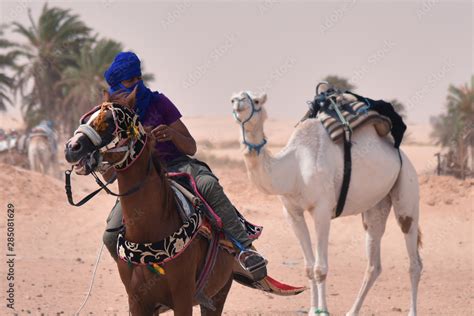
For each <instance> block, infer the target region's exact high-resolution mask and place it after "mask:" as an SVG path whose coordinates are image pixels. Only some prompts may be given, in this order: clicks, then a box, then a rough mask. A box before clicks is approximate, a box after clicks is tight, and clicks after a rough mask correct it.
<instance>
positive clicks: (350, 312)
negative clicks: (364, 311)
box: [346, 311, 359, 316]
mask: <svg viewBox="0 0 474 316" xmlns="http://www.w3.org/2000/svg"><path fill="white" fill-rule="evenodd" d="M358 315H359V313H357V312H354V311H349V312H347V314H346V316H358Z"/></svg>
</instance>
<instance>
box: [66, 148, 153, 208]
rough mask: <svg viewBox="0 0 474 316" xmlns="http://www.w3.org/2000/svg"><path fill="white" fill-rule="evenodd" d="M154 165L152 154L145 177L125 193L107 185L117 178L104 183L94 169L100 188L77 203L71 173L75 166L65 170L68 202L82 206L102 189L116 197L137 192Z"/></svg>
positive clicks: (93, 174)
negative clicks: (74, 197)
mask: <svg viewBox="0 0 474 316" xmlns="http://www.w3.org/2000/svg"><path fill="white" fill-rule="evenodd" d="M152 165H153V163H152V158H151V156H150V158H149V160H148V167H147V171H146V175H145V178H143V180H141V181H140V182H138V183H137V184H136V185H134V186H133V187H132V188H130V189H129V190H127V192H125V193H123V194H119V193H114V192H112V191H111V190H110V189H109V188H108V187H107V186H108V185H109V184H111V183H112V182H113V181H114V180H115V179H112V180H110V181H107V182H106V183H104V182H102V180H100V179H99V177H98V176H97V174H96V173H95V172H94V171H93V172H91V174H92V176H93V177H94V178H95V182H96V183H97V184H98V185H99V187H100V188H98V189H97V190H95V191H93V192H91V193H89V194H88V195H87V196H85V197H84V198H83V199H82V200H80V201H79V202H77V203H75V202H74V200H73V198H72V187H71V173H72V169H73V167H71V169H68V170H66V171H65V172H64V174H65V182H66V185H65V189H66V195H67V199H68V202H69V204H71V205H73V206H82V205H84V204H86V203H87V202H88V201H89V200H90V199H92V198H93V197H94V196H96V195H97V193H99V192H100V191H102V190H104V191H105V192H107V194H110V195H112V196H116V197H121V196H128V195H131V194H133V193H135V192H137V191H138V190H140V189H141V188H142V187H143V185H144V184H145V182H146V180H147V178H148V176H149V175H150V171H151V167H152Z"/></svg>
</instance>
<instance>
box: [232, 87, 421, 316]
mask: <svg viewBox="0 0 474 316" xmlns="http://www.w3.org/2000/svg"><path fill="white" fill-rule="evenodd" d="M266 99H267V96H266V94H261V95H255V94H252V93H251V92H241V93H238V94H235V95H233V96H232V99H231V102H232V106H233V112H234V116H235V118H236V120H237V121H238V122H239V124H240V126H241V140H242V142H243V145H242V146H243V148H244V161H245V165H246V167H247V171H248V175H249V178H250V179H251V180H252V181H253V183H254V184H255V185H256V186H257V188H258V189H260V190H261V191H262V192H264V193H266V194H271V195H278V196H279V197H280V199H281V201H282V204H283V211H284V213H285V215H286V217H287V219H288V221H289V223H290V224H291V227H292V228H293V231H294V233H295V235H296V237H297V238H298V240H299V243H300V245H301V248H302V250H303V253H304V260H305V268H306V275H307V277H308V280H309V285H310V290H311V309H310V310H309V314H310V315H314V314H323V315H324V314H326V315H329V312H328V308H327V303H326V276H327V274H328V237H329V227H330V224H331V219H332V218H333V215H334V212H335V211H334V210H335V207H336V204H337V200H338V197H339V192H340V187H341V183H342V175H343V165H344V162H343V146H342V145H341V144H336V143H334V142H333V141H331V140H330V138H329V136H328V135H327V133H326V131H325V129H324V127H323V126H322V124H321V123H320V122H319V120H316V119H308V120H306V121H304V122H302V123H301V124H299V126H298V127H297V128H296V129H295V131H294V132H293V135H292V136H291V138H290V140H289V141H288V144H287V145H286V147H285V148H284V149H282V150H281V152H279V153H278V154H276V155H275V156H272V154H271V153H270V152H269V151H268V150H267V149H266V148H265V147H264V146H265V144H266V138H265V134H264V129H263V124H264V121H265V119H266V112H265V108H264V107H263V104H264V103H265V101H266ZM352 140H353V146H352V177H351V182H350V187H349V192H348V195H347V200H346V204H345V207H344V210H343V213H342V215H341V216H349V215H356V214H360V213H361V214H362V221H363V226H364V229H365V230H366V248H367V256H368V266H367V270H366V273H365V277H364V281H363V283H362V287H361V289H360V291H359V294H358V295H357V298H356V300H355V303H354V305H353V306H352V308H351V310H350V311H349V312H348V313H347V315H358V313H359V311H360V309H361V307H362V304H363V301H364V299H365V297H366V295H367V293H368V291H369V289H370V288H371V286H372V285H373V284H374V282H375V280H376V279H377V277H378V276H379V275H380V273H381V271H382V267H381V260H380V241H381V238H382V235H383V233H384V231H385V224H386V221H387V217H388V214H389V213H390V209H391V206H392V205H393V208H394V212H395V216H396V218H397V221H398V223H399V224H400V227H401V230H402V232H403V233H404V236H405V243H406V248H407V251H408V255H409V258H410V269H409V272H410V281H411V306H410V312H409V315H411V316H414V315H416V301H417V292H418V283H419V280H420V275H421V270H422V262H421V258H420V255H419V252H418V248H419V246H420V243H421V238H420V237H421V235H420V233H419V229H418V220H419V188H418V178H417V175H416V171H415V169H414V167H413V165H412V164H411V162H410V161H409V159H408V158H407V156H406V155H405V154H404V153H403V152H401V157H402V161H403V164H402V166H400V159H399V156H398V153H397V151H396V149H395V148H394V147H393V143H392V141H391V139H390V138H389V137H379V136H378V135H377V133H376V131H375V129H374V127H373V126H371V125H366V126H362V127H360V128H359V129H358V130H357V131H356V132H355V133H354V135H353V138H352ZM305 210H306V211H308V212H309V213H310V214H311V215H312V218H313V221H314V228H315V230H316V236H317V244H316V258H315V256H314V254H313V250H312V246H311V238H310V235H309V231H308V227H307V225H306V222H305V219H304V215H303V213H304V211H305Z"/></svg>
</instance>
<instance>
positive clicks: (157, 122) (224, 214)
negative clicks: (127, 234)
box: [103, 52, 264, 265]
mask: <svg viewBox="0 0 474 316" xmlns="http://www.w3.org/2000/svg"><path fill="white" fill-rule="evenodd" d="M104 77H105V80H106V81H107V83H108V85H109V86H110V89H109V93H111V94H120V93H125V94H129V93H131V92H132V91H133V90H134V89H136V104H135V108H134V110H135V112H136V113H137V114H138V115H139V119H140V122H141V123H142V124H143V125H144V126H146V127H151V128H152V134H153V135H154V136H155V137H156V145H155V151H154V153H153V159H154V160H158V161H160V162H161V163H163V164H164V165H165V167H166V169H167V170H168V171H171V172H184V173H188V174H191V175H192V176H193V177H194V178H195V181H196V184H197V188H198V190H199V191H200V193H201V194H202V196H203V197H204V198H205V199H206V201H207V203H208V204H209V205H210V206H211V207H212V208H213V209H214V210H215V211H216V212H217V214H218V215H219V216H220V217H221V219H222V222H223V229H224V231H225V233H226V235H227V236H228V237H229V238H230V239H231V240H233V241H234V243H235V244H236V245H237V248H239V249H241V250H243V249H248V248H250V247H251V243H252V241H251V240H250V239H249V237H248V234H247V233H246V231H245V228H244V226H243V225H242V224H241V222H240V221H239V218H238V216H237V213H236V209H235V207H234V206H233V205H232V203H231V201H230V200H229V199H228V198H227V196H226V195H225V193H224V191H223V188H222V186H221V185H220V184H219V179H218V178H217V177H216V176H215V175H214V174H213V173H212V171H211V170H210V168H209V167H208V166H207V165H206V164H205V163H203V162H201V161H199V160H197V159H194V158H191V157H190V156H192V155H194V154H195V153H196V141H195V140H194V138H193V136H192V135H191V134H190V132H189V130H188V129H187V127H186V125H185V124H184V123H183V122H182V121H181V119H180V118H181V116H182V115H181V113H180V112H179V110H178V109H177V107H176V106H175V105H174V104H173V102H171V101H170V100H169V99H168V98H167V97H166V96H165V95H164V94H163V93H160V92H157V91H151V90H150V89H149V88H148V87H147V86H145V84H144V83H143V79H142V73H141V68H140V60H139V58H138V57H137V55H135V54H134V53H132V52H121V53H119V54H118V55H117V56H116V57H115V59H114V61H113V63H112V64H111V65H110V67H109V69H107V71H106V72H105V73H104ZM103 176H104V178H105V179H106V180H110V179H113V177H114V176H115V170H114V168H109V169H108V170H107V171H105V172H103ZM121 224H122V207H121V204H120V200H117V202H116V204H115V206H114V207H113V209H112V211H111V212H110V215H109V216H108V218H107V227H106V231H105V232H104V235H103V241H104V244H105V245H106V247H107V249H108V250H109V252H110V254H111V255H112V257H113V258H114V259H115V260H117V251H116V245H117V238H118V234H119V232H118V231H117V230H114V228H117V227H119V226H121ZM252 256H254V258H252V260H246V261H245V262H246V263H248V264H249V265H255V264H256V263H259V262H260V263H261V262H263V261H264V259H263V257H261V256H260V255H259V254H258V253H256V252H252Z"/></svg>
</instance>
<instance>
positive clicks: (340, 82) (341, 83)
mask: <svg viewBox="0 0 474 316" xmlns="http://www.w3.org/2000/svg"><path fill="white" fill-rule="evenodd" d="M323 80H324V81H327V82H328V83H329V84H330V85H331V86H333V87H334V88H336V89H338V90H342V91H346V90H349V91H352V90H354V89H355V88H356V86H354V85H353V84H351V83H350V82H349V80H348V79H346V78H344V77H339V76H337V75H328V76H326V77H325V78H324V79H323Z"/></svg>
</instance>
